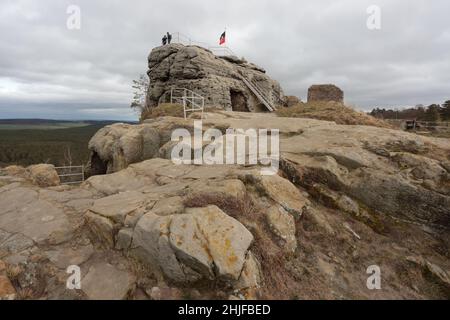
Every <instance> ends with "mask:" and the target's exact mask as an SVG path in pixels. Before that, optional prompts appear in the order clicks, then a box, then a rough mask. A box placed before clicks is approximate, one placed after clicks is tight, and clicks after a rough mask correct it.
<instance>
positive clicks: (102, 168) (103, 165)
mask: <svg viewBox="0 0 450 320" xmlns="http://www.w3.org/2000/svg"><path fill="white" fill-rule="evenodd" d="M107 170H108V163H107V162H106V161H103V160H102V159H100V157H99V156H98V154H97V152H95V151H94V152H93V153H92V156H91V172H90V174H91V176H97V175H101V174H106V171H107Z"/></svg>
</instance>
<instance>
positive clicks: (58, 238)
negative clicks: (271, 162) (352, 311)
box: [0, 112, 450, 299]
mask: <svg viewBox="0 0 450 320" xmlns="http://www.w3.org/2000/svg"><path fill="white" fill-rule="evenodd" d="M204 116H205V119H204V121H203V126H204V129H206V128H211V127H215V128H219V129H220V130H221V131H222V132H223V131H224V129H226V128H242V129H248V128H255V129H259V128H262V129H266V128H274V129H279V130H280V141H279V142H280V152H281V156H280V157H281V159H280V168H279V170H278V175H272V176H262V175H261V167H260V166H258V165H206V164H204V165H187V164H186V165H177V164H174V163H173V162H172V161H171V160H170V159H167V158H168V156H167V155H168V154H170V152H167V150H170V148H171V147H172V145H171V142H170V141H169V140H170V133H171V132H172V130H173V129H175V128H186V129H187V130H188V131H190V132H192V130H193V127H192V126H193V120H192V119H187V120H184V119H179V118H171V117H163V118H159V119H155V120H152V121H148V122H146V123H143V124H140V125H124V124H115V125H112V126H108V127H105V128H104V129H102V130H100V131H99V132H98V133H97V135H96V136H95V137H94V138H93V140H92V141H91V143H90V146H91V148H92V152H93V154H95V155H96V156H97V157H98V160H99V161H100V162H99V163H97V165H98V166H100V165H102V166H103V167H104V172H102V173H105V172H106V171H109V173H108V174H101V175H96V176H92V177H90V178H89V179H88V180H86V181H85V182H84V183H83V184H82V185H81V186H76V187H75V186H74V187H71V186H57V187H45V188H44V187H40V186H38V185H36V184H33V180H26V179H24V178H21V176H22V175H26V170H22V169H21V168H8V169H4V170H0V260H1V261H0V298H6V299H13V298H19V299H23V298H34V299H38V298H39V299H58V298H60V299H138V298H139V299H150V298H152V299H171V298H184V297H198V298H202V299H205V298H206V299H208V298H210V299H223V298H227V297H228V298H230V299H231V298H233V299H251V298H279V299H292V298H293V297H298V298H304V299H307V298H323V299H351V298H353V299H354V298H358V299H359V298H361V299H425V298H435V299H437V298H439V299H442V298H444V299H448V294H449V292H450V281H449V279H450V277H449V275H450V261H449V259H448V248H449V246H450V235H449V233H448V229H449V226H450V220H449V216H450V211H449V208H450V171H449V170H450V169H449V168H450V165H449V160H450V158H449V157H450V142H449V140H446V139H437V138H428V137H423V136H417V135H414V134H410V133H407V132H403V131H396V130H390V129H384V128H377V127H367V126H345V125H336V124H335V123H333V122H326V121H319V120H311V119H299V118H295V119H293V118H279V117H277V116H276V115H274V114H268V113H232V112H231V113H226V114H225V113H224V112H214V113H211V112H207V113H205V115H204ZM161 150H164V152H162V151H161ZM189 151H192V150H189ZM163 157H166V158H163ZM36 183H37V181H36ZM2 261H4V263H3V264H2ZM374 264H376V265H378V266H380V268H382V270H383V271H382V272H383V274H386V275H388V277H389V281H384V282H383V287H382V288H383V290H374V291H372V290H367V288H366V286H365V280H366V279H367V273H366V269H367V268H368V267H369V266H371V265H374ZM69 265H78V266H79V267H80V272H81V279H82V281H81V290H68V289H67V287H66V281H67V279H68V276H69V275H68V274H67V273H66V268H67V267H68V266H69ZM113 280H114V281H113ZM211 288H214V289H211Z"/></svg>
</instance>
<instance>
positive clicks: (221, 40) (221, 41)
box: [219, 31, 225, 45]
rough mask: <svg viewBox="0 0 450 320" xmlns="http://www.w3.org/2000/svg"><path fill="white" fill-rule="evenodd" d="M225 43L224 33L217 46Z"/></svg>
mask: <svg viewBox="0 0 450 320" xmlns="http://www.w3.org/2000/svg"><path fill="white" fill-rule="evenodd" d="M224 43H225V31H224V32H223V33H222V35H221V36H220V39H219V45H222V44H224Z"/></svg>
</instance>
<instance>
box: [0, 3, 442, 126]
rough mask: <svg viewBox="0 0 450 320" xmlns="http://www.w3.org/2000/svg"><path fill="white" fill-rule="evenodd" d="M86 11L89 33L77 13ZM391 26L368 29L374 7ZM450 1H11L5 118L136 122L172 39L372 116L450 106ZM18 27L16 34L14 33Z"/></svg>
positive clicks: (1, 108)
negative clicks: (145, 84) (377, 111)
mask: <svg viewBox="0 0 450 320" xmlns="http://www.w3.org/2000/svg"><path fill="white" fill-rule="evenodd" d="M71 4H75V5H78V6H79V7H80V8H81V23H82V24H81V30H73V31H71V30H68V29H67V28H66V19H67V17H68V15H67V14H66V9H67V6H68V5H71ZM372 4H376V5H379V6H380V7H381V10H382V29H381V30H379V31H370V30H368V29H367V28H366V19H367V13H366V8H367V7H368V6H369V5H372ZM448 12H450V3H449V2H448V1H446V0H434V1H426V0H412V1H408V0H397V1H389V0H375V1H367V0H340V1H335V0H334V1H333V0H326V1H320V2H319V1H295V0H292V1H288V0H281V1H264V0H249V1H240V0H233V1H212V0H203V1H200V0H191V1H181V0H178V1H163V0H161V1H146V0H136V1H118V0H114V1H106V0H97V1H88V0H78V1H77V0H70V1H50V0H43V1H33V0H19V1H12V0H6V1H2V2H1V4H0V28H1V30H2V35H1V41H0V55H1V56H0V118H4V117H14V116H21V117H26V116H29V115H31V114H33V115H39V114H42V115H44V114H45V115H46V117H47V116H48V115H52V114H54V115H55V116H54V117H58V118H61V117H66V118H72V117H73V118H89V117H91V118H96V119H99V118H110V119H120V118H123V119H136V118H137V116H136V114H135V113H133V112H132V111H131V110H130V109H129V107H128V105H129V101H130V99H131V97H132V92H131V87H130V84H131V80H132V79H133V78H136V77H137V76H138V75H139V74H140V73H144V72H145V71H146V68H147V66H146V58H147V55H148V53H149V52H150V50H151V48H152V47H155V46H157V45H159V43H160V38H161V36H162V34H163V33H165V32H166V31H171V32H175V31H180V32H182V33H184V34H187V35H189V36H191V37H192V38H193V39H194V40H197V41H203V42H207V43H211V44H212V45H213V44H215V43H217V40H218V37H219V35H220V33H221V32H222V31H223V28H224V27H226V28H227V34H228V46H230V48H231V49H232V50H233V51H234V52H235V53H236V54H237V55H239V56H244V57H246V58H247V59H248V60H250V61H252V62H255V63H257V64H259V65H261V66H263V67H264V68H265V69H266V70H267V71H268V73H269V74H270V75H271V76H273V77H274V78H275V79H277V80H279V82H280V83H281V84H282V86H283V88H284V89H285V91H286V93H287V94H293V95H298V96H300V97H301V98H303V99H304V98H305V96H306V91H307V88H308V87H309V86H310V85H311V84H313V83H336V84H337V85H339V86H340V87H342V88H343V89H344V91H345V93H346V101H347V102H348V103H349V104H352V105H354V106H356V107H358V108H360V109H366V110H367V109H370V108H371V107H375V106H407V105H415V104H418V103H423V104H430V103H440V102H442V101H444V100H445V99H449V98H450V92H449V91H448V88H450V65H449V63H448V62H449V61H450V59H449V58H450V24H448V18H447V14H448ZM5 30H6V32H4V31H5Z"/></svg>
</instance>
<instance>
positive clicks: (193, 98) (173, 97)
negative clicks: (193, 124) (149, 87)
mask: <svg viewBox="0 0 450 320" xmlns="http://www.w3.org/2000/svg"><path fill="white" fill-rule="evenodd" d="M179 92H181V96H180V95H177V94H180V93H179ZM180 100H181V103H182V105H183V113H184V118H185V119H186V117H187V112H191V111H192V112H194V111H201V112H202V119H203V110H204V108H205V98H204V97H202V96H201V95H199V94H198V93H196V92H194V91H192V90H189V89H186V88H171V89H170V103H174V102H175V101H180ZM197 102H199V103H197ZM189 105H190V106H191V108H189Z"/></svg>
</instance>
